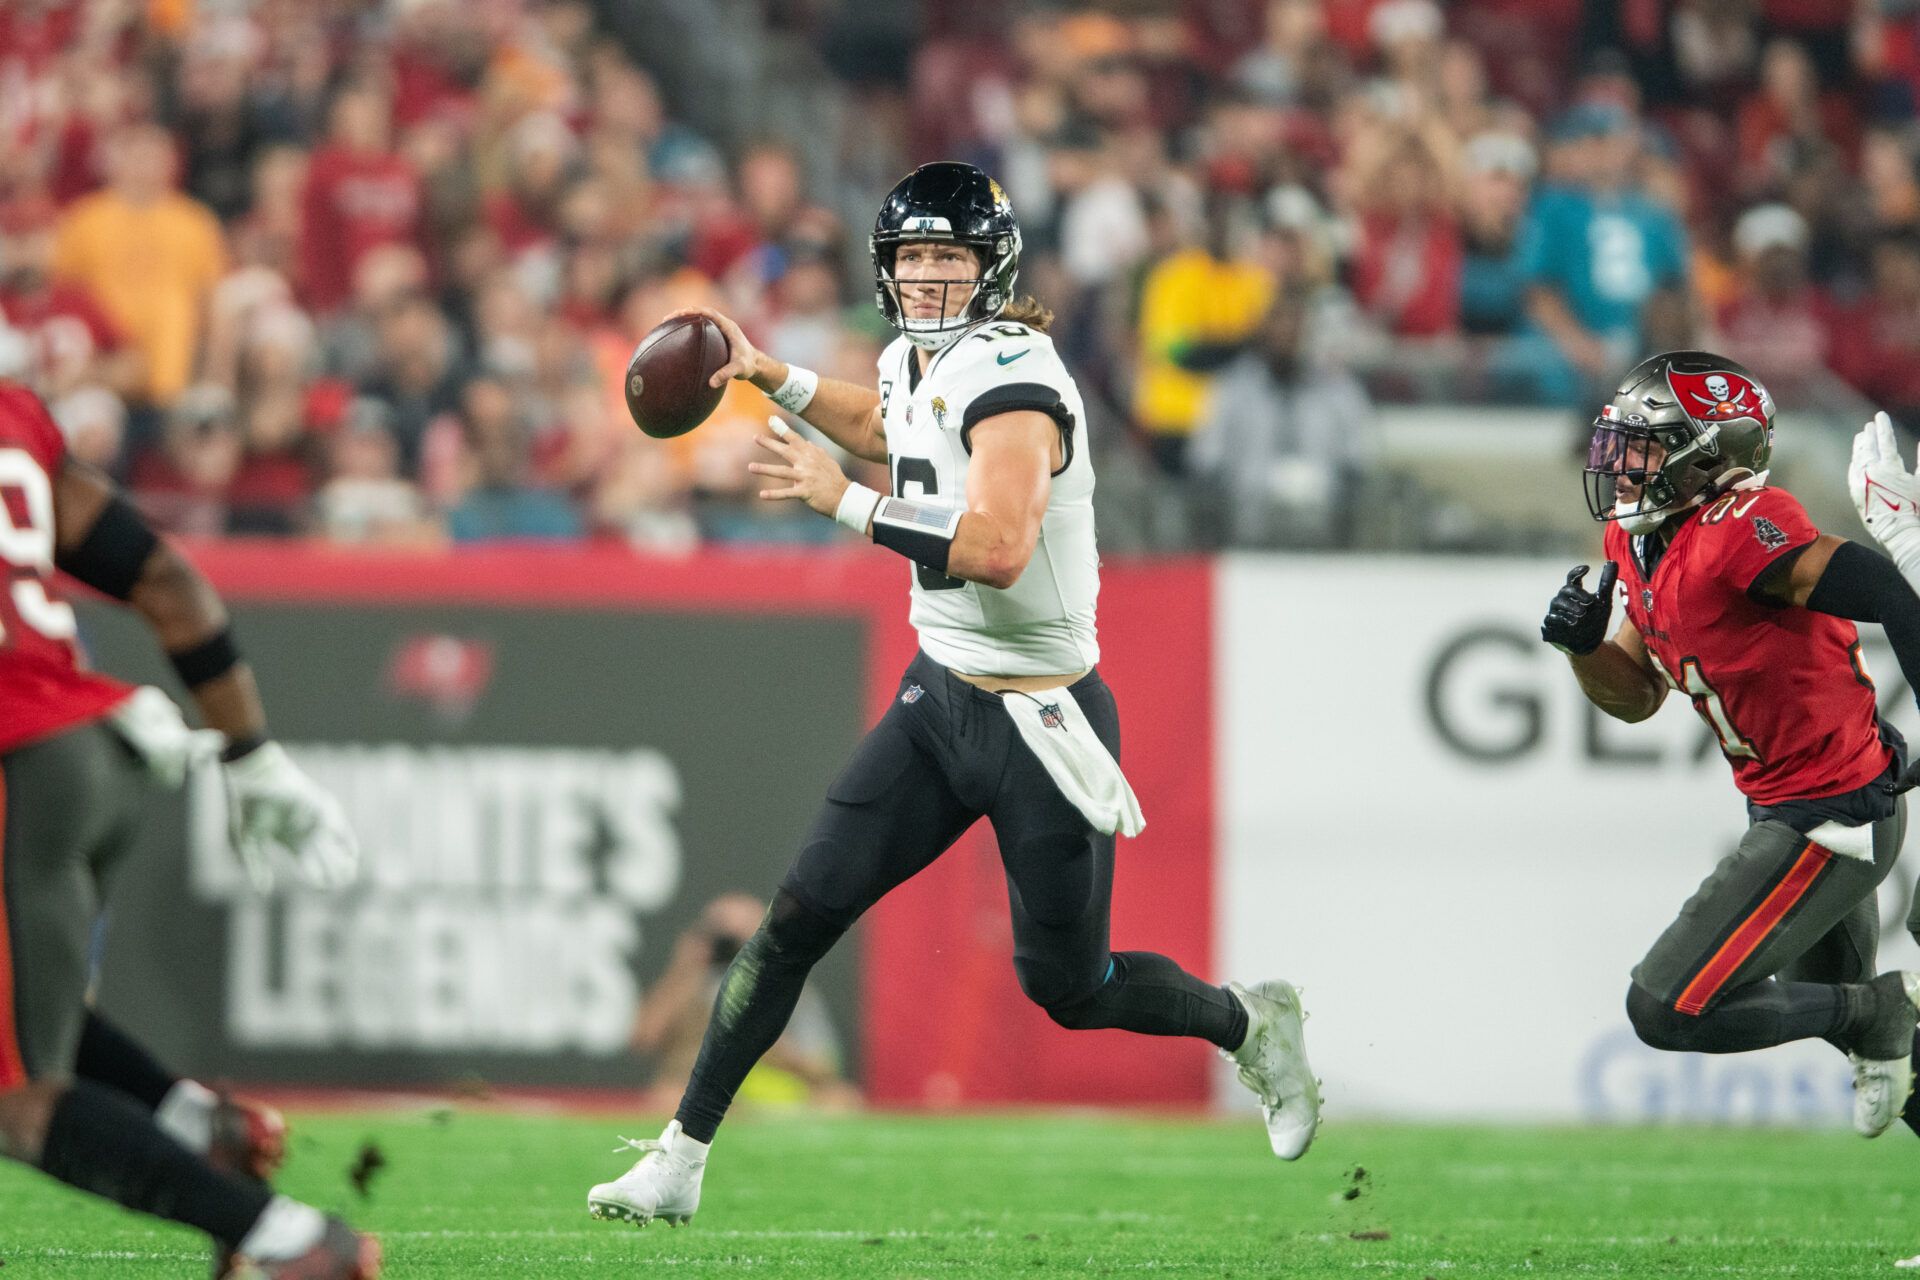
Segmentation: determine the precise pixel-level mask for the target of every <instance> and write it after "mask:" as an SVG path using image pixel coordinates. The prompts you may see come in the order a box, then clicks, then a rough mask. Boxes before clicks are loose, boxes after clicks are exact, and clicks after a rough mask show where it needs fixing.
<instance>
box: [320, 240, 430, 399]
mask: <svg viewBox="0 0 1920 1280" xmlns="http://www.w3.org/2000/svg"><path fill="white" fill-rule="evenodd" d="M427 283H428V281H427V259H426V256H425V255H424V254H422V253H421V252H420V250H419V249H417V248H415V247H414V246H413V245H410V244H383V245H379V246H377V247H376V248H373V249H370V250H368V251H367V254H366V256H365V257H363V258H361V259H360V263H359V265H358V266H356V267H355V268H354V271H353V301H352V305H351V306H349V307H347V308H345V309H343V310H341V311H338V312H336V313H334V316H333V319H332V320H331V321H330V322H329V323H328V324H327V325H326V327H325V328H324V329H323V330H322V337H321V356H320V367H321V368H322V369H323V370H325V371H326V372H327V373H328V374H330V375H332V376H334V377H339V378H344V379H346V380H347V381H349V382H352V383H355V384H360V383H365V382H368V381H371V380H372V379H373V378H374V377H375V376H376V374H377V371H378V370H379V368H380V365H381V349H380V342H381V324H382V321H383V320H384V319H385V317H386V316H387V315H388V314H389V313H390V312H391V311H393V310H394V309H395V308H397V307H399V306H401V305H402V304H403V303H406V302H410V301H414V300H416V299H419V298H422V297H425V296H426V291H427Z"/></svg>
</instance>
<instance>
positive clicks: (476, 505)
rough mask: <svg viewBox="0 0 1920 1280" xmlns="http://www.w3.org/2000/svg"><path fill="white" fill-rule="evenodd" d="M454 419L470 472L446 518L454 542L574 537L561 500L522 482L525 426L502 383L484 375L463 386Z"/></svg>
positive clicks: (576, 529)
mask: <svg viewBox="0 0 1920 1280" xmlns="http://www.w3.org/2000/svg"><path fill="white" fill-rule="evenodd" d="M460 419H461V425H462V426H463V428H464V429H465V432H466V445H467V449H468V458H469V461H468V465H469V467H470V469H471V473H470V477H469V482H468V487H467V491H466V494H465V496H463V497H462V498H461V499H460V502H459V505H457V506H456V507H454V509H453V510H452V511H451V512H450V513H448V516H447V531H448V532H449V533H451V534H452V535H453V539H454V541H455V542H486V541H495V540H499V539H537V540H552V539H556V538H577V537H579V536H580V534H581V524H580V517H579V515H578V514H577V513H576V512H575V511H574V509H573V508H572V507H571V506H570V505H568V503H567V502H566V500H565V499H564V498H561V497H560V496H559V495H558V494H554V493H549V492H546V491H544V490H541V489H536V488H533V487H532V486H531V485H530V484H529V483H528V476H529V474H530V472H531V470H532V464H531V457H530V453H529V448H528V445H529V430H528V424H527V422H526V421H525V418H524V417H523V415H522V413H521V408H520V406H519V405H518V404H517V403H515V400H514V394H513V390H512V388H511V387H510V386H509V385H508V384H507V383H506V382H504V381H502V380H501V379H498V378H493V377H485V376H483V377H478V378H474V379H471V380H470V381H468V382H467V384H466V386H464V387H463V388H462V389H461V392H460Z"/></svg>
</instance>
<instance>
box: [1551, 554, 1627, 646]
mask: <svg viewBox="0 0 1920 1280" xmlns="http://www.w3.org/2000/svg"><path fill="white" fill-rule="evenodd" d="M1587 568H1588V566H1586V565H1584V564H1583V565H1576V566H1575V567H1574V568H1573V569H1572V570H1571V571H1570V572H1569V573H1568V574H1567V585H1566V586H1564V587H1561V588H1560V593H1559V594H1558V595H1556V596H1554V598H1553V603H1552V604H1550V605H1548V606H1547V617H1546V621H1544V622H1542V623H1541V624H1540V638H1541V639H1542V640H1545V641H1546V642H1547V643H1548V644H1550V645H1552V646H1553V647H1554V648H1556V649H1558V650H1560V652H1562V653H1572V654H1588V653H1592V652H1593V651H1594V650H1595V649H1598V648H1599V647H1600V642H1601V641H1602V640H1605V639H1606V638H1607V619H1608V618H1609V617H1610V616H1612V614H1613V584H1614V580H1615V579H1617V578H1618V577H1619V576H1620V566H1619V565H1618V564H1616V563H1615V562H1614V561H1612V560H1609V561H1607V562H1606V564H1605V565H1603V566H1601V569H1600V582H1599V585H1598V588H1597V589H1596V590H1595V591H1594V593H1593V594H1592V595H1588V594H1587V589H1586V588H1585V587H1583V586H1581V585H1580V582H1581V579H1583V578H1585V577H1586V576H1587Z"/></svg>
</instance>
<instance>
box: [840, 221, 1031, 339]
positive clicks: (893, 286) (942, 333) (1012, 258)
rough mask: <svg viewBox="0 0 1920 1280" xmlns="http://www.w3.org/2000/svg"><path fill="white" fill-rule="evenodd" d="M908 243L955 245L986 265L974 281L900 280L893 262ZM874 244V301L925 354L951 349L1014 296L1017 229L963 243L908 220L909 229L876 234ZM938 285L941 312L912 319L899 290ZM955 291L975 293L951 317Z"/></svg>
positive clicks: (895, 325)
mask: <svg viewBox="0 0 1920 1280" xmlns="http://www.w3.org/2000/svg"><path fill="white" fill-rule="evenodd" d="M906 244H956V245H959V246H960V247H961V248H963V249H966V250H968V251H969V252H971V253H972V254H973V256H974V258H975V260H976V261H978V262H980V263H981V264H982V266H981V267H980V268H979V272H978V274H977V275H975V276H974V277H972V278H971V279H953V280H907V281H901V280H899V279H898V278H896V276H895V275H894V262H895V259H896V257H897V255H898V254H899V252H900V248H901V246H902V245H906ZM871 246H872V250H873V271H874V299H875V301H876V302H878V303H879V306H880V314H881V315H883V316H885V317H886V318H887V323H888V324H891V325H892V326H893V327H894V328H896V329H898V330H900V332H901V333H903V334H905V335H906V337H907V341H909V342H911V343H913V345H915V346H916V347H920V348H922V349H923V350H927V351H938V350H940V349H941V348H943V347H945V346H947V345H949V344H950V343H952V342H953V340H954V339H956V338H958V337H960V336H961V335H962V334H964V333H966V332H967V331H968V330H970V329H972V328H974V327H975V326H976V325H981V324H985V323H986V322H987V321H989V320H991V319H993V318H994V317H995V316H997V315H999V314H1000V313H1001V311H1003V310H1004V309H1005V308H1006V305H1007V303H1008V302H1009V301H1011V300H1012V298H1013V286H1014V281H1015V279H1016V278H1017V276H1018V272H1019V262H1020V232H1019V231H1018V230H1014V231H1012V232H1011V233H1009V234H1006V235H1002V236H998V237H996V238H995V239H993V240H973V239H965V240H963V239H961V238H959V237H958V236H953V235H945V234H939V233H936V232H932V231H929V230H927V229H925V228H923V227H920V226H916V225H914V223H913V222H911V221H910V222H909V224H908V228H907V229H903V230H900V231H890V232H885V233H876V234H875V235H874V236H873V238H872V241H871ZM936 284H937V285H939V286H940V314H938V315H934V316H926V317H922V318H917V317H912V316H909V315H908V314H907V306H906V304H905V301H904V300H903V299H902V298H901V296H900V290H901V289H902V288H903V287H905V288H926V287H930V286H932V285H936ZM956 289H964V290H971V294H970V295H969V296H968V298H967V301H966V304H965V305H964V306H962V307H961V308H960V309H959V311H958V312H957V313H956V314H951V315H950V314H948V313H949V312H950V311H952V310H953V308H952V306H951V305H950V304H951V302H952V299H953V291H954V290H956Z"/></svg>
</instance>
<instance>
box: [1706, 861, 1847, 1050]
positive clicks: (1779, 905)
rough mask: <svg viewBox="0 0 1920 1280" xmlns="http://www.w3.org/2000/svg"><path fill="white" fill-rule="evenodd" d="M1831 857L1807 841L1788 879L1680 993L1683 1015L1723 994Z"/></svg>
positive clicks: (1742, 924) (1789, 870)
mask: <svg viewBox="0 0 1920 1280" xmlns="http://www.w3.org/2000/svg"><path fill="white" fill-rule="evenodd" d="M1832 858H1833V854H1831V853H1829V852H1828V851H1827V850H1825V849H1823V848H1821V847H1820V846H1819V845H1817V844H1815V843H1814V842H1813V841H1811V840H1809V841H1807V844H1806V847H1805V848H1804V849H1802V850H1800V856H1799V857H1798V858H1797V859H1795V860H1794V864H1793V866H1792V867H1790V868H1788V870H1787V874H1786V878H1785V879H1783V880H1782V881H1781V882H1780V883H1779V884H1777V885H1775V886H1774V888H1773V892H1772V893H1770V894H1768V895H1767V897H1766V900H1765V901H1764V902H1762V903H1761V904H1760V905H1759V907H1758V908H1756V909H1755V911H1754V913H1753V914H1752V915H1750V916H1748V917H1747V918H1746V920H1745V921H1743V922H1742V923H1741V925H1740V927H1739V928H1738V929H1735V930H1734V931H1733V936H1732V937H1730V938H1728V939H1727V940H1726V941H1725V942H1723V943H1721V944H1720V949H1719V950H1718V951H1716V952H1714V953H1713V959H1711V960H1709V961H1707V966H1706V968H1704V969H1702V970H1701V971H1700V972H1699V973H1698V974H1696V975H1695V976H1694V979H1693V981H1692V982H1689V983H1688V984H1687V989H1686V990H1685V991H1682V992H1681V993H1680V998H1679V999H1678V1000H1676V1001H1675V1002H1674V1005H1673V1007H1674V1008H1675V1009H1677V1010H1679V1011H1680V1012H1681V1013H1690V1014H1698V1013H1700V1012H1701V1011H1702V1010H1704V1009H1705V1008H1706V1007H1707V1004H1708V1003H1709V1002H1710V1001H1711V1000H1712V999H1713V998H1714V996H1716V995H1718V994H1719V993H1720V988H1721V987H1723V986H1725V985H1726V981H1727V979H1728V978H1731V977H1732V976H1733V975H1734V971H1735V970H1737V969H1739V967H1740V966H1741V965H1743V964H1745V963H1746V961H1747V957H1748V956H1750V955H1752V954H1753V953H1754V951H1755V949H1756V948H1758V947H1759V945H1760V944H1761V942H1762V941H1764V940H1765V939H1766V936H1767V935H1768V934H1769V933H1771V932H1773V927H1774V926H1775V925H1777V924H1779V923H1780V921H1781V920H1783V919H1785V918H1786V914H1787V912H1789V911H1791V910H1793V904H1794V903H1796V902H1798V901H1800V899H1801V897H1802V896H1803V895H1804V894H1805V893H1806V891H1807V886H1809V885H1811V884H1812V883H1813V882H1814V879H1815V878H1816V877H1817V876H1818V875H1819V874H1820V872H1821V871H1822V870H1823V869H1824V868H1825V867H1826V865H1827V863H1828V862H1829V861H1830V860H1831V859H1832Z"/></svg>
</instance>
